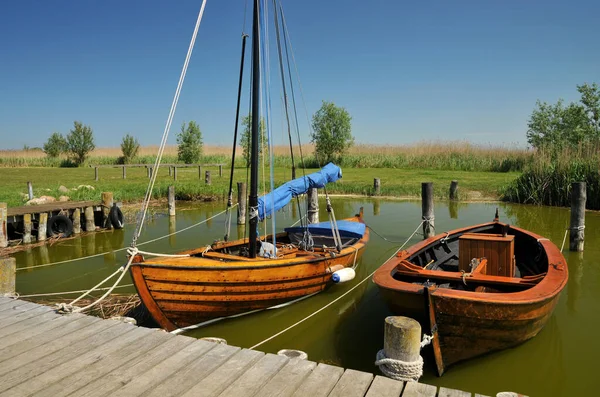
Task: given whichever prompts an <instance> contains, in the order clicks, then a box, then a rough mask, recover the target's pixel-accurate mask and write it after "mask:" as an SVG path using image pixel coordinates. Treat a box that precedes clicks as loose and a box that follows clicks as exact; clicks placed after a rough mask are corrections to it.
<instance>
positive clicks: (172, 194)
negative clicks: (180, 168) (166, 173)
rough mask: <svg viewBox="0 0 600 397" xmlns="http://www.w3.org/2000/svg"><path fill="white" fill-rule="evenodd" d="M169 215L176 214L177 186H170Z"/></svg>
mask: <svg viewBox="0 0 600 397" xmlns="http://www.w3.org/2000/svg"><path fill="white" fill-rule="evenodd" d="M168 197H169V216H175V186H169V193H168Z"/></svg>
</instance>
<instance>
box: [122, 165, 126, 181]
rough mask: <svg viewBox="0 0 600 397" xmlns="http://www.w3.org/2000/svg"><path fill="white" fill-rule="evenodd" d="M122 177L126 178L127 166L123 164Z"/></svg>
mask: <svg viewBox="0 0 600 397" xmlns="http://www.w3.org/2000/svg"><path fill="white" fill-rule="evenodd" d="M123 179H127V167H126V166H123Z"/></svg>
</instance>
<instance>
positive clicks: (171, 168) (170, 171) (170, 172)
mask: <svg viewBox="0 0 600 397" xmlns="http://www.w3.org/2000/svg"><path fill="white" fill-rule="evenodd" d="M172 170H173V167H172V166H169V176H171V175H172Z"/></svg>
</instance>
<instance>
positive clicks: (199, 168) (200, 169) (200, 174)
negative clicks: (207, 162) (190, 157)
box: [198, 165, 202, 179]
mask: <svg viewBox="0 0 600 397" xmlns="http://www.w3.org/2000/svg"><path fill="white" fill-rule="evenodd" d="M198 179H202V166H201V165H199V166H198Z"/></svg>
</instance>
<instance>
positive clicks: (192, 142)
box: [177, 121, 202, 164]
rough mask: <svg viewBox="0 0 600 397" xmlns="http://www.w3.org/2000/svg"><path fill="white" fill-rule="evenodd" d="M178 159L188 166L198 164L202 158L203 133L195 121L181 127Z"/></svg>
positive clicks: (178, 138) (178, 141)
mask: <svg viewBox="0 0 600 397" xmlns="http://www.w3.org/2000/svg"><path fill="white" fill-rule="evenodd" d="M177 144H178V145H179V147H178V148H177V158H178V159H179V160H180V161H183V162H184V163H186V164H192V163H197V162H198V160H200V156H202V132H201V131H200V127H199V126H198V124H197V123H196V122H195V121H190V122H189V123H188V124H187V127H186V125H185V122H184V123H183V124H182V125H181V132H180V133H179V135H177Z"/></svg>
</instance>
